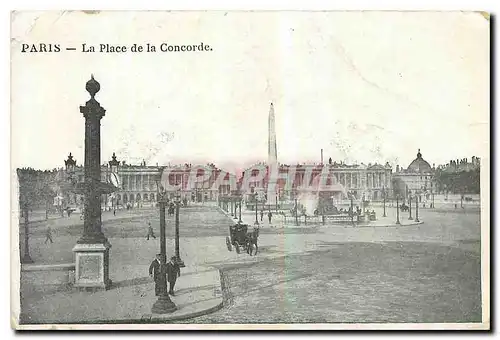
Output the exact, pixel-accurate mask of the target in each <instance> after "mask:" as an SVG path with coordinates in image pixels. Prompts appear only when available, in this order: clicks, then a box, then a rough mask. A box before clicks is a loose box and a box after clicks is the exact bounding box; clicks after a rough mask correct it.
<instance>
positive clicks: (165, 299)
mask: <svg viewBox="0 0 500 340" xmlns="http://www.w3.org/2000/svg"><path fill="white" fill-rule="evenodd" d="M159 196H160V197H158V204H159V206H160V253H161V259H160V261H161V264H160V280H159V281H160V285H161V289H160V296H159V297H158V300H156V302H155V303H154V304H153V307H152V308H151V312H152V313H155V314H166V313H172V312H174V311H176V310H177V306H176V305H175V304H174V303H173V302H172V300H170V296H169V295H168V291H167V270H166V269H167V235H166V232H165V225H166V223H165V208H166V205H167V197H166V193H165V191H162V192H161V193H160V194H159Z"/></svg>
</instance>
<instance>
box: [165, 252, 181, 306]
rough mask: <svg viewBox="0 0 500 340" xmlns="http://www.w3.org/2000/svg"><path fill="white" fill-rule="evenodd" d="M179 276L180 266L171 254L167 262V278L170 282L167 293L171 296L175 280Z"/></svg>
mask: <svg viewBox="0 0 500 340" xmlns="http://www.w3.org/2000/svg"><path fill="white" fill-rule="evenodd" d="M179 276H181V268H180V267H179V264H178V263H177V261H176V257H175V256H172V257H171V258H170V262H169V263H167V279H168V282H169V284H170V286H169V289H168V293H169V294H170V295H172V296H174V295H175V294H174V287H175V281H177V278H178V277H179Z"/></svg>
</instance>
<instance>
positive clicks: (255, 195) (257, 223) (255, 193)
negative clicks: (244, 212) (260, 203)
mask: <svg viewBox="0 0 500 340" xmlns="http://www.w3.org/2000/svg"><path fill="white" fill-rule="evenodd" d="M253 195H254V196H253V197H254V203H255V223H254V224H255V225H259V218H258V217H257V208H258V207H257V199H258V198H257V192H254V194H253Z"/></svg>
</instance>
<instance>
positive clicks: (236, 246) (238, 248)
mask: <svg viewBox="0 0 500 340" xmlns="http://www.w3.org/2000/svg"><path fill="white" fill-rule="evenodd" d="M234 247H235V248H236V253H238V254H239V253H240V252H241V250H240V245H239V244H238V242H236V244H235V245H234Z"/></svg>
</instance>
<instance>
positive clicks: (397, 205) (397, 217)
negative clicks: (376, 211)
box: [396, 194, 401, 224]
mask: <svg viewBox="0 0 500 340" xmlns="http://www.w3.org/2000/svg"><path fill="white" fill-rule="evenodd" d="M396 224H401V222H399V194H398V195H396Z"/></svg>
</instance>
